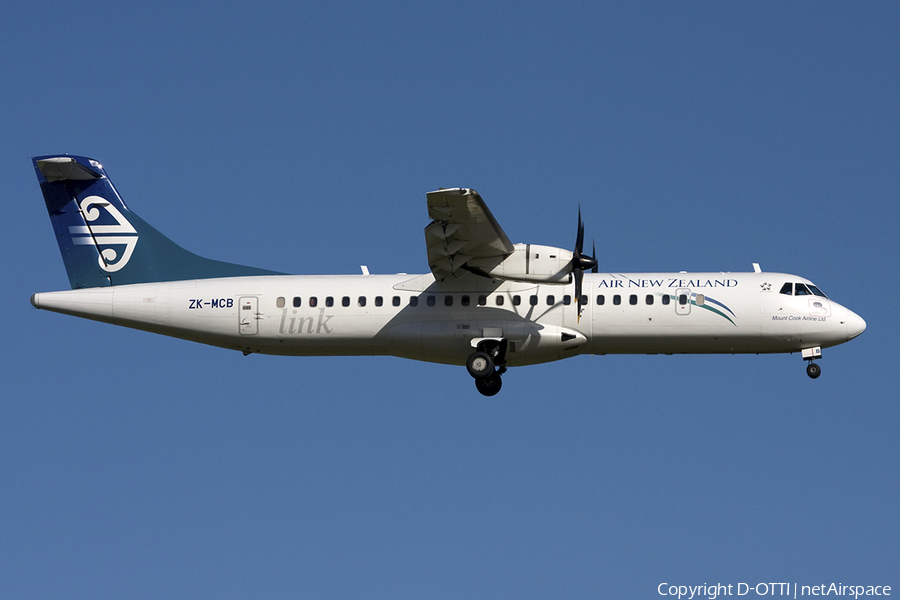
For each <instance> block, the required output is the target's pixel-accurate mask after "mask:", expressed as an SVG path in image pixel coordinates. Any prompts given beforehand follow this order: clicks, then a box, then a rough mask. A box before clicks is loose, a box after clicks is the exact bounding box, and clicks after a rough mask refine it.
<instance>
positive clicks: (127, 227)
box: [69, 196, 138, 273]
mask: <svg viewBox="0 0 900 600" xmlns="http://www.w3.org/2000/svg"><path fill="white" fill-rule="evenodd" d="M100 208H103V209H105V210H106V213H107V214H108V215H109V216H110V217H112V219H113V220H115V224H103V225H100V224H96V225H95V224H93V223H94V222H95V221H97V220H98V219H100V215H101V212H100V210H99V209H100ZM79 209H80V211H81V216H82V217H84V222H85V223H87V225H74V226H71V227H69V233H70V234H72V243H73V244H75V245H78V246H96V248H97V251H98V252H99V254H100V255H99V256H98V257H97V262H98V263H100V268H101V269H103V270H104V271H106V272H107V273H115V272H116V271H118V270H120V269H121V268H122V267H124V266H125V265H127V264H128V261H129V260H130V259H131V254H132V252H134V247H135V246H137V242H138V235H137V231H136V230H135V228H134V227H132V226H131V223H129V222H128V219H126V218H125V217H124V216H123V215H122V213H120V212H119V209H117V208H116V207H115V206H113V205H112V204H110V203H109V202H107V201H106V200H104V199H103V198H101V197H100V196H88V197H87V198H85V199H83V200H82V201H81V204H80V205H79ZM103 221H107V222H108V221H110V219H109V218H106V219H103ZM109 246H125V248H124V249H122V251H121V253H120V252H117V251H116V249H114V248H110V247H109Z"/></svg>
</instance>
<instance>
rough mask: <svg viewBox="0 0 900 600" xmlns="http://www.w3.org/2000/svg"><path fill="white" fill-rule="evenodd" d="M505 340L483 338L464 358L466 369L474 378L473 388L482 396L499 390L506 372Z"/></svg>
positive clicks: (493, 393)
mask: <svg viewBox="0 0 900 600" xmlns="http://www.w3.org/2000/svg"><path fill="white" fill-rule="evenodd" d="M506 346H507V342H506V340H499V341H497V340H485V341H483V342H480V343H479V344H478V347H477V348H476V349H475V352H473V353H472V354H470V355H469V358H468V360H466V370H468V371H469V375H471V376H472V377H474V378H475V388H476V389H477V390H478V391H479V392H480V393H481V394H482V395H483V396H493V395H495V394H496V393H497V392H499V391H500V387H501V386H502V385H503V380H502V379H500V376H501V375H502V374H503V373H505V372H506Z"/></svg>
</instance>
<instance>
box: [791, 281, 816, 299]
mask: <svg viewBox="0 0 900 600" xmlns="http://www.w3.org/2000/svg"><path fill="white" fill-rule="evenodd" d="M794 295H795V296H812V292H810V291H809V288H808V287H806V285H805V284H803V283H796V284H794Z"/></svg>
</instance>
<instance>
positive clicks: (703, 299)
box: [694, 294, 706, 306]
mask: <svg viewBox="0 0 900 600" xmlns="http://www.w3.org/2000/svg"><path fill="white" fill-rule="evenodd" d="M694 302H696V303H697V306H703V305H704V304H706V296H704V295H703V294H697V296H696V297H695V298H694Z"/></svg>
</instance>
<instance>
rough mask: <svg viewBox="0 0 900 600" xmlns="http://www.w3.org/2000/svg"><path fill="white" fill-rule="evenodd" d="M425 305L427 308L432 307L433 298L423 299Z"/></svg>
mask: <svg viewBox="0 0 900 600" xmlns="http://www.w3.org/2000/svg"><path fill="white" fill-rule="evenodd" d="M425 304H427V305H428V306H434V296H428V297H427V298H425Z"/></svg>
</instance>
